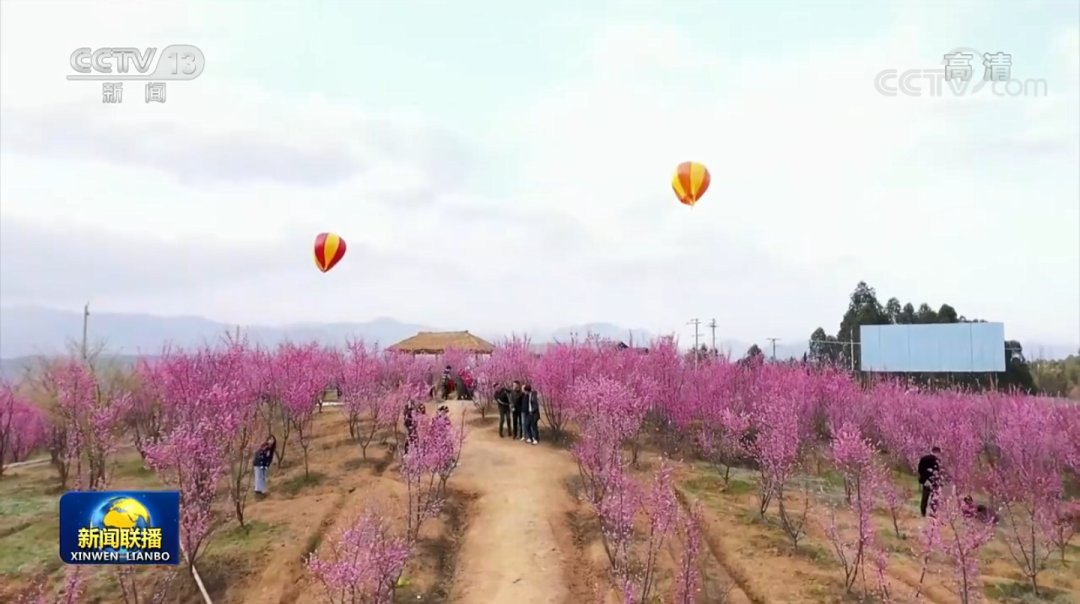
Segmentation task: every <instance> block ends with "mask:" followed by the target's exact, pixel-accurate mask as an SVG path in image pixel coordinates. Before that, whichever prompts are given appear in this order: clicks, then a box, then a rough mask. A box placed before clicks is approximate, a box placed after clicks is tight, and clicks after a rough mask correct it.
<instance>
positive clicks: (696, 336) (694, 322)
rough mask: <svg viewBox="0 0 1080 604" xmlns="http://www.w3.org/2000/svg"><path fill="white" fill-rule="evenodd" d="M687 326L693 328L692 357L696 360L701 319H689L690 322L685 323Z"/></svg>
mask: <svg viewBox="0 0 1080 604" xmlns="http://www.w3.org/2000/svg"><path fill="white" fill-rule="evenodd" d="M687 325H693V326H694V355H695V358H697V357H696V355H697V353H698V342H699V341H700V340H701V332H699V331H698V327H700V326H701V319H690V321H689V322H687Z"/></svg>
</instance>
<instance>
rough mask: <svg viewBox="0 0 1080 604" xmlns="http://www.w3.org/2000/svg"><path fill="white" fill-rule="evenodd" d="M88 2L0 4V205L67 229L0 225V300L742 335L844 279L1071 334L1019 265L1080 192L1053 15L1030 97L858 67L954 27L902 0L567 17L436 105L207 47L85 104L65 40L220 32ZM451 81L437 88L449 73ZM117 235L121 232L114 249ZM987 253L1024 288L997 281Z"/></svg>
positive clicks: (807, 309) (1064, 217)
mask: <svg viewBox="0 0 1080 604" xmlns="http://www.w3.org/2000/svg"><path fill="white" fill-rule="evenodd" d="M57 6H62V7H65V8H64V10H65V11H71V12H74V13H77V14H75V15H74V16H73V17H72V19H71V20H66V19H65V20H63V21H62V22H58V23H57V24H56V27H55V28H54V29H52V30H51V31H48V32H42V31H41V30H40V28H39V29H37V30H33V31H31V28H28V27H26V26H16V25H13V24H12V23H13V22H20V23H26V22H27V21H28V20H30V19H34V22H38V23H40V22H42V19H43V18H44V17H43V16H42V15H43V14H44V13H42V10H44V11H45V13H47V12H48V11H49V10H57V9H56V7H57ZM12 7H14V8H12ZM114 10H120V11H121V13H120V14H124V15H125V23H124V24H122V25H121V24H119V23H117V22H115V21H112V20H109V19H106V18H104V16H102V15H95V13H94V11H92V10H91V9H89V8H87V5H82V4H63V5H52V8H51V9H50V8H46V9H41V8H38V7H37V5H30V4H28V3H26V4H12V3H6V4H5V5H4V12H5V14H4V16H5V19H3V23H4V26H3V37H4V51H5V52H3V53H0V71H2V73H3V86H0V107H2V111H0V119H2V120H3V128H2V129H3V132H4V133H3V137H2V140H0V164H2V170H3V172H4V175H5V178H4V179H3V181H2V182H0V212H2V214H3V216H4V221H5V229H7V230H6V231H5V233H11V232H15V233H23V234H22V235H19V237H24V238H29V239H32V240H37V239H41V240H44V241H53V242H63V241H64V240H65V238H66V237H67V235H66V233H72V232H78V231H80V230H82V231H86V232H87V235H86V236H85V237H83V236H79V237H77V238H76V239H75V240H73V241H71V242H70V245H69V244H67V243H64V244H63V245H60V244H59V243H54V244H52V245H60V247H58V248H57V252H56V253H55V254H54V256H53V257H52V258H44V259H42V258H39V259H36V260H33V261H30V260H29V259H28V256H27V254H29V253H30V252H29V251H26V250H24V249H22V248H15V247H12V245H11V244H9V243H7V242H5V253H4V256H5V258H4V264H3V268H4V273H3V275H4V282H5V283H4V289H3V297H4V302H5V303H7V302H9V301H12V300H15V299H18V300H19V301H23V299H24V298H25V299H29V300H36V301H39V302H50V301H55V300H56V299H57V298H59V297H64V298H65V299H66V297H68V296H70V297H71V298H72V299H73V300H75V299H77V300H82V299H83V298H84V297H86V296H87V295H91V294H92V295H94V296H97V297H99V298H100V299H103V300H105V303H107V304H109V305H110V307H111V308H115V309H117V310H125V309H127V310H131V309H141V310H150V309H157V310H158V311H163V312H164V311H169V310H170V309H178V310H183V311H185V312H200V313H203V314H206V315H209V316H212V317H215V318H221V319H228V320H233V321H239V320H247V321H251V322H262V321H268V322H283V321H288V320H323V319H325V320H330V319H363V318H368V317H372V316H381V315H388V314H393V315H394V316H397V317H399V318H401V319H404V320H412V321H419V322H425V323H429V324H436V325H437V324H448V325H447V326H454V325H458V326H462V327H470V328H473V329H477V330H479V329H509V328H513V327H517V328H519V329H521V328H532V327H557V326H561V325H565V324H571V323H582V322H587V321H596V320H607V321H612V322H618V323H622V324H626V325H631V326H635V327H638V326H640V327H643V328H646V329H652V330H655V331H671V330H679V331H682V330H683V325H682V324H683V322H684V319H683V317H689V316H694V315H702V314H712V313H715V314H716V316H717V320H718V321H719V322H720V323H721V332H722V333H724V334H725V335H729V336H732V337H737V338H741V339H758V340H760V339H761V338H763V337H764V336H766V335H776V336H782V337H786V338H795V337H800V336H802V335H804V334H806V333H809V332H810V331H811V330H812V329H813V328H814V327H816V326H817V325H819V324H822V325H823V326H824V327H825V328H826V329H828V330H833V329H835V323H837V322H838V319H839V315H840V313H841V312H842V309H843V307H844V305H845V304H846V295H847V294H848V293H849V292H850V290H851V288H852V287H853V286H854V284H855V282H857V281H858V280H860V279H866V280H868V281H870V282H871V284H872V285H876V286H877V287H878V290H879V293H881V294H882V296H883V297H888V296H891V295H897V296H900V297H902V298H905V299H912V300H913V301H915V302H916V303H918V302H921V301H923V300H924V299H925V300H926V301H927V302H930V303H932V304H933V305H939V304H941V303H942V302H950V303H952V304H954V305H955V306H957V308H958V309H959V310H960V311H961V312H963V313H965V314H969V315H974V316H985V317H988V318H996V319H1003V320H1005V321H1006V322H1007V323H1009V324H1010V325H1013V326H1015V327H1016V329H1017V335H1018V336H1021V337H1033V338H1041V339H1049V340H1051V341H1057V340H1068V339H1075V338H1076V337H1077V335H1078V334H1080V324H1077V317H1076V316H1075V313H1069V312H1063V311H1062V309H1063V308H1069V307H1070V306H1071V307H1072V308H1075V307H1077V306H1080V299H1078V298H1077V291H1076V290H1077V284H1076V282H1075V277H1068V278H1058V279H1046V278H1040V277H1039V276H1038V273H1034V272H1032V271H1030V270H1027V269H1026V268H1025V267H1026V266H1028V265H1030V264H1031V263H1033V262H1040V263H1042V265H1043V266H1046V267H1049V268H1050V269H1052V270H1053V271H1054V274H1059V275H1070V274H1071V275H1074V276H1075V275H1076V274H1077V273H1078V272H1080V267H1078V266H1077V265H1078V263H1080V258H1078V257H1077V253H1076V250H1077V248H1078V246H1080V241H1078V239H1077V237H1078V236H1080V235H1078V234H1077V231H1076V229H1072V230H1071V231H1070V228H1071V227H1072V226H1076V225H1077V224H1078V221H1080V217H1078V216H1077V215H1076V209H1075V208H1076V198H1077V194H1078V192H1077V191H1076V185H1075V182H1071V183H1070V182H1069V181H1068V180H1067V179H1062V174H1063V173H1064V172H1066V171H1068V170H1070V165H1071V166H1072V168H1071V169H1072V170H1073V174H1075V165H1076V163H1077V158H1078V157H1080V150H1078V149H1077V144H1076V141H1077V138H1078V133H1080V124H1078V121H1077V117H1076V113H1075V106H1076V102H1077V91H1078V88H1080V85H1078V83H1077V78H1076V74H1077V70H1078V69H1080V68H1078V66H1077V63H1076V57H1077V54H1078V52H1080V51H1078V50H1077V44H1078V42H1077V39H1078V36H1077V35H1076V29H1075V28H1074V29H1071V30H1068V31H1067V32H1066V33H1065V34H1063V35H1062V37H1061V40H1062V41H1061V43H1060V49H1061V51H1062V52H1061V53H1060V60H1061V67H1060V72H1055V73H1054V74H1047V76H1046V77H1047V79H1048V80H1049V79H1051V78H1053V79H1052V80H1051V97H1048V98H1046V99H1001V98H996V97H989V96H978V97H969V98H952V97H948V96H946V97H942V98H936V99H935V98H927V97H922V98H904V97H892V98H887V97H883V96H880V95H878V94H877V93H876V92H875V90H874V86H873V81H874V76H875V74H876V73H878V72H879V71H880V70H882V69H887V68H896V69H907V68H921V67H927V68H929V67H935V66H937V63H936V62H937V61H939V60H940V54H941V52H944V51H945V50H948V49H949V48H952V47H955V46H956V45H957V44H956V41H957V40H962V36H960V35H959V33H960V32H962V31H963V30H961V29H959V27H960V26H959V25H957V24H956V23H960V22H961V21H962V19H960V18H959V17H958V18H957V19H956V20H955V21H956V23H951V22H950V23H946V25H945V26H943V27H942V29H941V30H940V31H934V32H930V31H926V30H925V28H922V27H919V26H916V24H921V23H924V22H925V19H926V16H927V12H926V11H928V10H930V7H914V8H912V7H907V6H906V5H905V8H904V9H903V10H902V11H901V14H899V15H898V16H897V18H898V19H899V21H898V22H897V26H896V29H895V31H894V32H893V33H892V35H891V36H890V37H888V38H884V39H878V40H872V41H858V42H853V43H851V44H847V45H841V44H840V43H838V44H837V45H836V46H835V47H833V48H821V47H811V48H807V50H806V52H805V53H803V54H799V55H790V54H788V55H770V54H766V53H759V54H755V53H752V52H750V51H749V50H748V51H746V52H745V53H743V54H741V55H739V56H737V57H732V56H721V55H719V54H717V53H716V52H715V51H713V50H711V49H708V48H705V46H704V44H703V43H702V41H700V40H695V39H694V38H692V37H690V36H687V35H684V32H683V31H682V30H681V29H680V28H679V27H677V26H674V25H670V24H669V25H657V24H655V23H653V22H650V21H646V20H643V19H637V20H633V21H626V22H613V23H610V24H609V25H608V26H606V27H605V28H603V29H601V30H599V31H597V32H595V35H594V36H592V38H591V39H590V41H589V42H588V43H587V44H583V45H582V53H581V61H580V65H579V66H578V67H580V68H584V69H586V72H585V73H584V74H582V75H580V76H579V77H577V78H576V79H573V80H567V81H562V82H555V83H553V84H552V85H551V86H550V87H549V89H548V90H547V91H546V93H545V94H541V95H538V96H537V97H536V98H535V99H533V101H532V102H531V103H530V104H528V105H526V106H521V107H517V108H515V109H514V110H513V111H512V112H510V113H506V114H492V115H490V116H488V118H489V120H490V121H489V122H487V123H479V124H469V125H464V124H455V125H450V124H445V123H438V122H435V121H433V120H432V119H431V118H428V117H426V116H424V115H418V114H415V113H412V114H410V113H404V112H401V113H393V114H388V113H385V112H375V111H372V110H370V109H369V108H367V107H365V106H363V104H360V103H356V102H355V101H352V100H344V99H336V98H330V97H328V96H325V95H322V94H296V93H283V92H280V91H277V92H271V91H270V90H268V89H267V88H266V87H264V86H261V85H260V83H259V82H257V81H256V80H255V79H254V78H248V79H239V80H237V79H227V78H226V77H225V76H224V75H221V74H220V73H218V74H215V73H214V71H213V70H211V69H209V68H208V69H207V71H206V72H205V73H204V75H203V76H202V77H200V78H199V79H198V80H195V81H192V82H179V83H176V84H175V85H174V84H172V83H170V84H169V92H168V95H169V96H168V101H167V103H166V104H164V105H161V104H154V103H149V104H148V103H142V102H132V103H125V104H124V105H122V106H119V107H112V106H107V105H103V104H101V103H100V98H99V97H100V89H99V88H98V87H97V86H96V85H95V84H88V83H76V82H67V81H65V80H64V79H63V77H62V75H63V73H64V72H65V70H66V66H67V58H68V54H69V53H70V51H71V49H72V48H74V47H75V46H76V45H88V46H97V45H109V44H115V43H116V41H117V40H125V41H127V42H126V43H130V44H131V45H133V46H139V45H140V44H144V45H150V44H159V43H160V40H162V39H174V38H175V39H178V40H179V39H180V38H179V37H183V40H184V41H189V42H191V43H195V44H198V45H200V47H202V48H203V50H204V52H205V53H206V54H207V56H208V57H216V56H223V55H224V53H223V52H219V51H221V49H224V48H226V47H227V44H226V42H227V38H224V37H222V36H227V31H225V30H223V29H222V28H221V27H220V26H218V27H217V28H216V29H212V28H209V27H204V26H203V24H202V23H200V22H199V21H198V19H196V18H195V17H192V16H190V15H192V14H194V13H196V12H198V11H183V10H181V11H179V14H180V15H188V16H183V17H180V18H181V22H179V23H176V24H173V25H169V26H167V27H165V26H158V27H150V28H147V29H145V30H144V31H143V34H141V35H138V36H134V38H133V37H132V36H131V31H132V25H131V23H161V21H160V19H157V17H155V15H158V14H159V13H160V12H161V11H164V10H169V9H168V8H161V7H160V5H155V6H154V7H148V6H146V5H143V4H135V5H132V6H130V7H127V6H126V5H125V8H122V9H114ZM200 10H202V9H200ZM34 12H36V13H38V14H37V16H36V17H34V16H28V15H29V13H34ZM110 14H112V13H110ZM222 18H223V19H224V18H225V17H222ZM54 21H55V20H50V21H48V22H50V23H53V22H54ZM83 23H92V24H93V25H94V27H93V29H94V35H93V36H87V35H86V34H85V33H84V31H83V30H84V29H85V28H84V27H81V24H83ZM99 26H100V27H99ZM218 30H221V31H218ZM211 34H213V35H211ZM939 46H940V47H941V48H942V49H943V50H941V52H938V50H937V48H938V47H939ZM927 48H932V49H934V50H933V52H928V51H927V50H926V49H927ZM9 49H21V50H22V52H10V51H9ZM215 53H217V54H215ZM1070 53H1071V54H1070ZM15 57H17V59H16V58H15ZM27 57H29V58H27ZM462 69H466V67H464V66H463V67H462ZM403 77H407V76H406V75H403ZM1070 77H1071V78H1072V79H1071V80H1070V79H1069V78H1070ZM1059 82H1061V83H1060V84H1059ZM1059 86H1060V90H1061V93H1060V94H1058V93H1057V90H1058V87H1059ZM131 92H132V93H133V94H135V95H136V97H138V96H139V95H140V94H141V90H140V89H139V88H138V86H135V87H134V89H133V90H131ZM451 96H452V95H449V94H448V95H447V100H445V101H441V102H465V101H457V100H455V99H452V98H451ZM134 101H141V98H135V99H134ZM986 124H991V125H990V126H987V125H986ZM479 132H494V133H496V134H495V136H494V137H493V138H491V139H487V138H484V139H481V138H479V134H478V133H479ZM687 159H694V160H697V161H702V162H704V163H706V164H707V165H708V166H709V168H710V170H711V171H712V176H713V181H712V187H711V189H710V191H709V193H708V194H707V195H706V197H705V199H704V200H703V201H702V202H701V203H700V204H699V205H698V206H697V207H695V208H693V209H689V208H685V207H682V206H680V205H679V204H677V203H676V202H675V200H674V197H673V195H672V193H671V191H670V185H669V182H670V176H671V170H672V169H673V168H674V166H675V165H676V164H677V163H678V162H680V161H684V160H687ZM985 162H991V163H993V165H994V166H995V167H994V170H993V171H990V172H989V173H987V172H986V171H985V170H986V168H985V167H984V165H983V164H984V163H985ZM1070 162H1071V163H1070ZM980 170H983V172H980ZM11 175H14V176H11ZM1070 195H1071V197H1070ZM1070 204H1072V205H1070ZM1018 207H1021V208H1027V209H1028V210H1029V211H1028V212H1027V213H1024V212H1018V210H1017V208H1018ZM1047 216H1053V217H1056V218H1057V219H1056V220H1054V219H1048V218H1047ZM1070 220H1071V222H1070ZM11 225H13V226H11ZM26 225H34V226H33V227H32V229H37V230H34V231H33V233H34V234H32V235H31V234H30V233H31V230H28V229H31V227H27V226H26ZM323 230H333V231H335V232H338V233H339V234H341V235H342V236H344V237H345V239H346V240H347V241H348V242H349V244H350V246H351V247H350V252H349V255H348V256H347V258H346V260H345V261H343V262H342V264H341V265H339V267H338V268H336V269H334V271H332V272H331V273H329V274H327V275H322V274H319V273H317V272H316V271H314V270H313V268H312V266H311V258H310V240H311V239H312V238H313V237H314V234H315V233H317V232H319V231H323ZM99 231H100V232H99ZM1028 231H1037V234H1035V235H1034V236H1033V235H1032V233H1031V232H1028ZM106 233H113V234H110V235H106ZM17 240H19V241H22V240H21V239H17ZM109 240H113V241H114V245H113V244H109V243H108V241H109ZM1010 240H1016V241H1018V245H1017V246H1016V248H1015V250H1016V251H1012V252H1010V253H1009V254H1007V255H1006V256H1004V257H1003V256H1002V255H1001V254H1002V251H1003V250H1002V248H1003V246H1004V242H1005V241H1010ZM122 249H141V250H148V251H147V252H146V253H144V254H142V255H141V256H143V257H141V258H135V259H131V260H128V261H126V262H125V261H121V260H118V259H117V258H119V257H120V256H122V255H123V252H121V251H119V250H122ZM58 258H69V259H71V260H70V261H65V262H57V261H55V259H58ZM155 267H156V268H155ZM72 270H78V271H79V273H80V274H79V275H75V274H73V273H72V272H71V271H72ZM1003 271H1008V274H1007V275H1006V279H1005V280H1006V281H1007V282H1009V283H1017V284H1022V286H1023V287H1024V288H1026V289H1027V290H1028V291H1030V292H1033V293H1034V294H1035V295H1027V296H1018V295H1016V294H1015V292H1014V291H1013V289H1011V286H1010V287H1009V288H1006V287H1004V286H1003V285H1002V277H1003V276H1002V274H1001V273H1002V272H1003ZM1070 271H1071V273H1070ZM99 273H100V274H99ZM162 274H178V275H183V278H177V279H174V280H172V281H169V280H168V279H165V280H160V279H159V277H161V275H162ZM91 275H93V276H94V278H90V276H91ZM129 277H130V279H129ZM1070 279H1072V280H1070ZM57 283H65V284H66V289H63V288H58V287H54V286H55V284H57ZM109 284H112V285H109ZM255 300H257V301H258V304H255V303H254V302H253V301H255ZM97 303H101V302H100V300H99V301H98V302H96V304H97ZM473 325H475V327H471V326H473ZM766 332H768V333H766ZM1012 333H1014V332H1013V331H1010V334H1012Z"/></svg>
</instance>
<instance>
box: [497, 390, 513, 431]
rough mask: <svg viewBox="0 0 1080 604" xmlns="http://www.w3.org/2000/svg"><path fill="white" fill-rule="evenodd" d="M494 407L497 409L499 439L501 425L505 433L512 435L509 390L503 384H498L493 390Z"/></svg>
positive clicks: (501, 429)
mask: <svg viewBox="0 0 1080 604" xmlns="http://www.w3.org/2000/svg"><path fill="white" fill-rule="evenodd" d="M494 398H495V405H496V406H497V407H498V408H499V438H504V436H503V424H505V425H506V432H507V433H509V434H511V435H513V424H512V423H511V421H510V389H509V388H507V387H506V385H505V384H499V387H498V389H496V390H495V397H494Z"/></svg>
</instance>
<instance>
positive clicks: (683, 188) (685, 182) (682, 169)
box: [671, 161, 710, 207]
mask: <svg viewBox="0 0 1080 604" xmlns="http://www.w3.org/2000/svg"><path fill="white" fill-rule="evenodd" d="M709 180H710V177H709V170H708V169H707V168H706V167H705V164H699V163H697V162H692V161H684V162H683V163H681V164H679V167H678V168H676V169H675V175H674V176H672V177H671V188H672V189H674V190H675V196H676V197H678V198H679V201H680V202H682V203H683V204H685V205H688V206H690V207H693V206H694V204H695V203H697V202H698V200H699V199H701V196H702V195H704V194H705V191H707V190H708V189H709Z"/></svg>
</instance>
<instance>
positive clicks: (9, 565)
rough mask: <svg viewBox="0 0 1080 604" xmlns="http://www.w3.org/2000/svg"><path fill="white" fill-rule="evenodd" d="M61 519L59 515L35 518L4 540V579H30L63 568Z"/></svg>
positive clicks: (0, 558)
mask: <svg viewBox="0 0 1080 604" xmlns="http://www.w3.org/2000/svg"><path fill="white" fill-rule="evenodd" d="M59 539H60V526H59V519H58V518H57V517H56V515H55V514H50V515H48V516H41V517H39V518H35V519H34V521H33V522H29V523H28V524H26V525H25V526H23V527H22V528H21V529H20V530H16V531H14V532H12V533H11V534H9V535H6V536H5V537H3V538H2V539H0V575H29V574H34V573H37V572H40V571H41V570H43V569H48V568H51V567H59V566H60V554H59V550H58V544H59Z"/></svg>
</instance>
